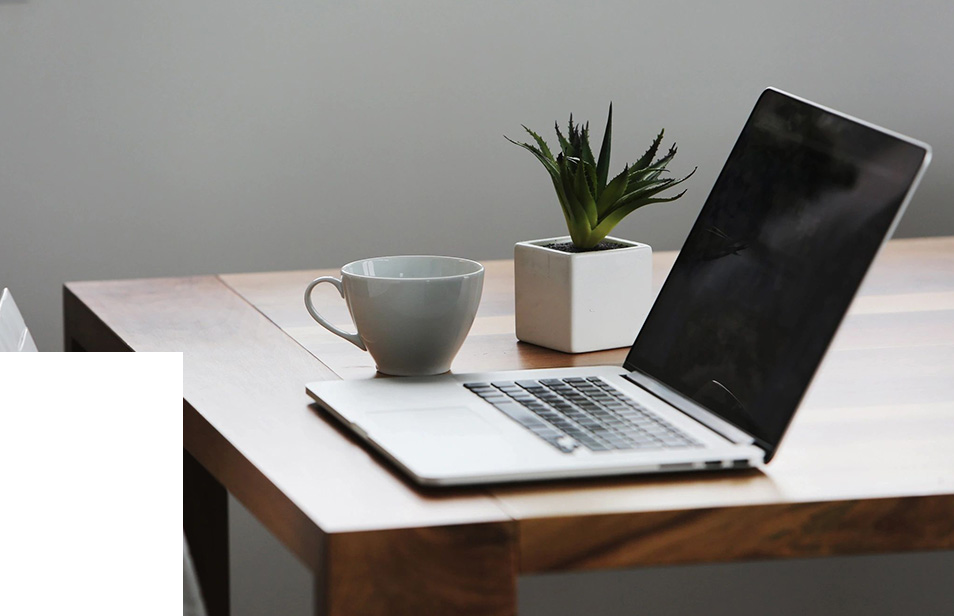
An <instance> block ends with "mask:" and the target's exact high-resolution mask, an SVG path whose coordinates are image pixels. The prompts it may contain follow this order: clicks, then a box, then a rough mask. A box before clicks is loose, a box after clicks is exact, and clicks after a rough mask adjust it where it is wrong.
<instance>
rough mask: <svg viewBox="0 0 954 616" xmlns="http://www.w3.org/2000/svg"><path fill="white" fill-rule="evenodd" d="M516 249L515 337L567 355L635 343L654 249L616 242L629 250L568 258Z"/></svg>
mask: <svg viewBox="0 0 954 616" xmlns="http://www.w3.org/2000/svg"><path fill="white" fill-rule="evenodd" d="M569 239H570V238H569V237H554V238H549V239H543V240H534V241H530V242H520V243H518V244H517V245H516V246H514V251H513V263H514V292H515V296H516V306H515V316H516V333H517V338H518V339H519V340H522V341H524V342H530V343H532V344H536V345H539V346H543V347H547V348H550V349H555V350H557V351H563V352H564V353H586V352H589V351H599V350H603V349H615V348H619V347H627V346H631V345H632V344H633V341H634V340H635V339H636V334H637V333H639V328H640V327H642V325H643V321H644V320H645V319H646V315H647V313H648V312H649V307H650V304H651V302H652V275H653V259H652V248H650V247H649V246H648V245H646V244H640V243H638V242H630V241H628V240H621V239H618V238H615V237H607V238H606V239H607V240H610V241H614V242H619V243H620V244H626V246H627V247H626V248H617V249H615V250H600V251H594V252H580V253H568V252H563V251H561V250H555V249H553V248H545V247H544V246H543V245H544V244H549V243H552V242H561V241H569Z"/></svg>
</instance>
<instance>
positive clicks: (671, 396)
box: [623, 371, 768, 452]
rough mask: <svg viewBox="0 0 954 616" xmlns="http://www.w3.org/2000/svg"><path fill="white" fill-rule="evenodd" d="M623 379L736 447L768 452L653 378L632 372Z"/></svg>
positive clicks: (756, 442) (741, 432)
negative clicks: (750, 447) (748, 446)
mask: <svg viewBox="0 0 954 616" xmlns="http://www.w3.org/2000/svg"><path fill="white" fill-rule="evenodd" d="M623 378H625V379H626V380H628V381H630V382H631V383H633V384H634V385H636V386H637V387H639V388H641V389H644V390H646V391H647V392H649V393H650V394H652V395H654V396H655V397H657V398H659V399H660V400H662V401H663V402H665V403H666V404H668V405H670V406H672V407H673V408H675V409H676V410H677V411H679V412H681V413H683V414H684V415H687V416H689V417H691V418H692V419H694V420H696V421H698V422H699V423H701V424H702V425H704V426H705V427H707V428H709V429H710V430H712V431H713V432H715V433H716V434H719V435H721V436H723V437H724V438H726V439H728V440H729V441H731V442H733V443H735V444H736V445H757V446H758V447H760V448H762V449H764V450H766V452H767V451H768V448H767V447H766V444H765V443H762V442H761V440H760V439H758V438H756V437H754V436H752V435H751V434H749V433H748V432H745V431H744V430H742V429H741V428H738V427H737V426H735V425H733V424H731V423H729V422H727V421H726V420H724V419H722V418H721V417H719V416H718V415H716V414H715V413H713V412H712V411H710V410H709V409H707V408H705V407H704V406H701V405H699V404H697V403H695V402H693V401H692V400H691V399H689V398H687V397H685V396H683V395H682V394H680V393H678V392H676V391H674V390H673V389H671V388H669V387H667V386H665V385H663V384H662V383H660V382H659V381H657V380H655V379H653V378H652V377H650V376H647V375H646V374H643V373H642V372H639V371H632V372H629V373H627V374H624V375H623Z"/></svg>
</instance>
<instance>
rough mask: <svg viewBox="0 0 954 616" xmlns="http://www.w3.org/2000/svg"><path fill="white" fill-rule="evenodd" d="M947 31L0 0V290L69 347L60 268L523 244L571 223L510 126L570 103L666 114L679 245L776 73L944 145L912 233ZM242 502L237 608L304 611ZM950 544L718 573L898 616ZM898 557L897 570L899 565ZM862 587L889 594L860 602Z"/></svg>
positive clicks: (586, 593) (678, 574)
mask: <svg viewBox="0 0 954 616" xmlns="http://www.w3.org/2000/svg"><path fill="white" fill-rule="evenodd" d="M952 31H954V11H951V10H950V6H949V3H948V2H946V1H944V0H936V1H924V2H912V3H908V4H907V5H905V6H900V5H898V4H897V3H894V2H889V1H888V0H870V1H868V2H860V1H842V2H838V3H832V2H822V1H820V0H800V1H797V2H796V1H794V0H787V1H780V0H775V1H762V2H721V3H708V2H702V1H698V0H697V1H678V0H677V1H672V2H668V3H634V2H631V1H629V2H624V1H619V2H616V1H598V2H567V1H565V0H553V1H551V2H543V1H542V0H537V1H526V2H519V3H514V2H504V1H502V0H487V1H482V2H473V1H471V2H438V1H426V0H406V1H405V2H399V3H398V2H384V1H382V0H377V1H370V0H356V1H353V2H349V3H331V2H322V1H320V0H310V1H307V2H306V1H304V0H284V1H278V2H256V1H252V0H204V1H203V2H195V1H194V0H167V1H166V2H162V3H132V2H126V1H124V0H78V1H75V2H55V1H53V0H0V285H2V286H9V287H10V288H11V289H12V291H13V293H14V295H15V297H16V298H17V303H18V304H19V305H20V307H21V309H22V310H23V311H24V313H25V314H26V318H27V322H28V324H29V325H30V327H31V328H32V329H33V332H34V335H35V338H36V341H37V344H38V345H39V346H40V348H41V350H59V349H60V348H61V347H62V341H61V338H62V330H61V311H60V301H61V295H60V293H61V292H60V288H61V285H62V283H63V282H64V281H68V280H80V279H104V278H124V277H143V276H178V275H187V274H204V273H218V272H236V271H255V270H272V269H303V268H314V267H334V266H337V265H340V264H342V263H344V262H347V261H349V260H352V259H355V258H360V257H364V256H369V255H372V254H394V253H403V252H422V253H447V254H457V255H460V256H466V257H471V258H476V259H491V258H503V257H508V256H509V255H510V254H511V251H512V246H513V244H514V242H516V241H518V240H523V239H532V238H537V237H545V236H549V235H557V234H560V233H562V231H563V226H562V225H563V222H562V217H561V215H560V213H559V211H558V208H557V206H556V204H555V202H554V198H553V196H552V194H551V192H552V189H551V187H550V186H549V182H548V181H547V178H546V176H545V174H544V171H543V170H542V168H539V166H538V163H536V162H535V161H533V160H532V159H531V157H530V156H529V155H528V154H526V153H524V152H521V151H519V150H518V149H517V148H515V147H514V146H511V145H509V144H507V143H506V142H505V141H504V140H503V137H502V135H503V134H504V133H506V134H508V135H510V136H512V137H518V136H520V124H527V125H528V126H530V127H533V128H535V129H537V130H538V131H539V132H543V133H544V134H546V135H549V134H550V133H551V131H550V129H549V128H548V127H549V126H551V125H552V123H553V121H554V120H560V122H561V123H563V122H565V120H566V116H567V115H568V114H569V112H570V111H572V112H574V114H575V117H576V118H577V119H591V120H592V124H593V129H594V132H595V133H598V134H601V132H602V127H603V121H604V118H605V113H606V106H607V103H608V102H609V101H610V100H612V101H613V102H614V108H615V109H614V110H615V120H616V123H615V124H616V125H615V131H614V133H615V139H614V146H615V147H614V152H615V154H616V158H615V164H614V165H613V169H619V168H621V167H622V164H623V163H624V162H627V161H628V160H633V159H635V158H636V157H637V156H638V155H639V154H641V153H642V151H643V149H645V147H646V145H647V144H648V142H649V141H650V140H651V139H652V137H653V136H654V135H655V132H656V131H657V129H658V128H660V127H662V126H664V127H666V129H667V136H668V138H667V141H666V143H669V142H671V140H673V139H674V140H676V141H677V142H678V143H679V147H680V153H679V155H678V157H677V158H676V161H675V163H674V165H673V171H674V172H675V173H680V172H686V171H688V170H689V169H691V168H692V167H693V166H695V165H698V166H699V172H698V173H697V174H696V176H695V177H694V178H693V179H692V180H690V182H688V183H687V186H688V188H689V192H688V193H687V195H686V197H684V198H683V199H682V200H681V201H679V202H676V203H675V204H671V205H668V206H657V207H656V209H647V210H644V211H641V212H638V213H636V214H634V215H633V216H631V217H630V218H629V219H627V220H626V221H625V222H624V223H623V224H622V225H620V227H619V228H618V234H619V235H621V236H623V237H629V238H632V239H639V240H642V241H646V242H649V243H651V244H653V246H654V247H656V248H658V249H667V248H678V247H679V245H680V244H681V241H682V239H683V238H684V236H685V233H686V232H687V231H688V228H689V225H690V224H691V222H692V220H693V219H694V217H695V215H696V214H697V212H698V210H699V208H700V207H701V205H702V201H703V199H704V198H705V195H706V194H707V192H708V190H709V188H710V187H711V185H712V182H713V181H714V180H715V177H716V174H717V173H718V171H719V169H720V168H721V166H722V163H723V161H724V159H725V157H726V155H727V153H728V150H729V148H730V146H731V145H732V143H733V141H734V139H735V137H736V136H737V133H738V131H739V129H740V128H741V126H742V123H743V121H744V119H745V117H746V115H747V114H748V112H749V110H750V109H751V106H752V104H753V103H754V101H755V99H756V97H757V95H758V93H759V92H760V91H761V90H762V89H763V88H764V87H765V86H767V85H775V86H777V87H780V88H783V89H785V90H789V91H791V92H794V93H797V94H800V95H802V96H805V97H807V98H810V99H813V100H817V101H819V102H821V103H824V104H826V105H829V106H832V107H835V108H837V109H841V110H843V111H846V112H848V113H851V114H853V115H857V116H859V117H862V118H865V119H867V120H869V121H872V122H875V123H878V124H882V125H885V126H888V127H890V128H892V129H894V130H897V131H899V132H902V133H906V134H909V135H911V136H913V137H917V138H921V139H924V140H926V141H928V142H929V143H931V144H932V145H933V146H934V152H935V156H934V162H933V164H932V168H931V169H930V170H929V171H928V173H927V175H926V177H925V179H924V182H923V183H922V185H921V189H920V190H919V192H918V194H917V196H916V197H915V199H914V201H913V202H912V204H911V206H910V208H909V210H908V213H907V215H906V217H905V219H904V220H903V221H902V223H901V226H900V227H899V229H898V232H897V235H898V236H917V235H941V234H954V210H952V208H951V205H950V199H949V194H950V193H951V188H952V178H954V160H952V158H951V157H950V156H949V155H948V153H949V152H951V151H952V147H954V128H952V122H951V109H952V106H954V79H951V78H950V76H949V67H948V63H949V59H950V58H951V57H952V52H954V39H952V38H951V37H950V32H952ZM235 511H236V514H235V516H234V522H233V523H234V524H235V525H236V527H235V531H236V532H235V535H236V549H235V559H236V562H235V568H236V584H235V586H236V590H235V592H236V594H237V606H236V613H237V614H246V613H247V614H257V613H266V612H272V613H287V614H294V613H300V614H304V613H307V611H308V607H307V597H308V592H309V585H308V582H307V576H306V575H304V572H303V570H302V569H300V566H299V565H298V564H297V563H296V562H295V561H294V560H293V559H292V558H291V557H290V556H288V555H287V554H283V553H282V552H281V550H280V548H276V547H275V546H274V545H272V544H270V543H269V538H267V537H264V538H263V537H261V536H260V535H257V533H260V532H261V530H260V529H259V528H258V527H257V526H256V525H255V523H254V521H251V520H249V519H248V518H247V517H246V516H245V514H244V513H243V512H242V511H241V509H240V508H239V507H236V508H235ZM938 559H942V560H943V562H944V563H946V568H947V570H948V571H949V570H950V569H951V565H952V564H954V559H952V558H951V557H950V555H932V556H930V557H928V556H924V557H887V558H880V559H847V560H846V561H845V562H844V563H841V564H839V565H837V566H830V565H821V564H819V563H808V564H804V563H802V564H800V563H788V564H780V565H771V566H767V567H753V566H747V565H746V566H739V567H728V568H722V569H719V568H715V569H712V571H708V570H706V571H707V572H706V573H705V575H706V576H710V574H711V575H721V574H719V573H718V571H728V572H729V573H730V574H731V575H729V576H728V577H729V578H732V577H733V576H735V577H737V578H739V579H742V580H748V582H746V584H757V583H758V584H761V583H762V582H763V581H764V582H765V583H766V584H770V586H769V587H770V588H772V589H774V590H772V592H771V593H769V594H772V593H774V594H775V595H777V596H786V595H785V593H786V592H788V593H789V595H790V599H791V601H790V603H791V604H792V605H809V604H805V603H799V602H798V601H799V597H804V596H805V591H806V589H816V588H821V589H822V590H824V591H825V592H822V593H821V594H815V595H812V596H813V597H815V598H816V599H817V601H818V602H819V603H818V604H817V605H816V604H814V603H811V604H810V605H811V606H812V608H813V611H815V612H816V613H818V611H823V612H824V611H827V612H828V613H836V612H837V613H847V611H846V610H848V609H849V608H850V609H854V608H858V610H859V613H860V612H861V607H862V606H864V607H866V608H869V609H866V610H864V611H865V612H866V613H885V614H888V613H893V612H896V611H899V610H894V609H892V608H891V606H895V607H897V606H898V605H901V603H897V602H898V601H901V599H904V600H905V601H908V603H905V604H904V605H905V606H906V607H907V608H911V609H910V610H907V611H920V613H930V612H931V608H932V607H934V608H937V607H938V606H941V605H945V602H946V604H947V605H948V606H949V605H950V602H951V600H952V599H954V595H952V594H951V592H952V591H951V590H950V589H949V588H948V585H942V584H941V583H940V582H939V581H938V578H937V577H933V578H932V577H931V575H932V573H933V572H935V571H936V570H937V569H936V567H937V565H938V562H939V561H938ZM944 559H946V560H944ZM275 563H278V564H275ZM281 563H284V565H281ZM296 567H299V569H296ZM942 569H943V568H942ZM717 570H718V571H717ZM694 571H698V570H697V569H681V570H677V569H673V570H665V571H662V570H650V571H648V572H647V571H641V572H638V573H623V574H619V575H616V574H613V575H605V574H604V575H597V576H592V575H588V576H582V577H574V578H571V579H570V580H569V581H566V580H563V579H560V580H555V579H550V578H541V579H537V578H534V579H529V580H527V581H526V582H525V583H522V585H521V593H522V594H521V596H522V597H523V598H524V599H525V600H524V599H522V600H524V607H525V608H526V609H525V610H524V611H525V612H527V613H571V612H570V611H567V610H569V609H570V607H568V606H574V605H578V604H577V603H574V602H573V601H572V600H570V599H567V598H564V600H562V601H561V602H560V603H559V604H558V605H551V604H549V603H547V602H546V599H545V597H546V596H549V595H554V594H557V595H560V594H561V593H563V592H564V591H565V590H566V589H569V591H568V592H571V594H572V593H576V596H578V597H582V598H583V599H582V601H583V603H580V604H579V605H583V604H584V603H586V601H590V602H591V603H592V602H593V601H596V602H599V601H604V600H605V597H606V596H609V597H611V598H613V599H611V603H612V601H613V600H617V601H618V603H614V604H612V605H608V606H606V607H605V609H604V610H603V613H605V614H617V613H619V614H622V613H629V612H630V611H632V609H633V608H634V607H638V606H639V605H640V604H639V603H634V601H636V600H637V598H638V597H639V596H642V594H643V593H645V592H653V591H654V590H655V589H656V588H658V587H659V584H654V583H647V582H648V581H657V580H658V581H660V583H661V584H662V585H663V586H662V588H663V589H664V590H667V592H668V591H671V590H672V589H673V588H675V589H677V590H680V589H681V588H682V587H683V586H685V585H687V584H689V583H690V581H691V580H694V579H695V578H694V577H693V576H696V575H697V574H696V573H694ZM765 572H768V573H765ZM773 572H774V573H773ZM776 574H777V576H778V577H779V578H780V579H781V578H784V579H789V578H788V577H786V576H790V575H793V576H795V578H793V579H795V580H796V581H795V582H794V583H785V582H782V581H779V580H772V579H766V577H765V576H768V578H772V577H773V575H776ZM700 575H701V574H700ZM895 575H902V576H906V577H904V578H903V580H906V582H905V584H899V583H896V582H895V583H893V584H885V583H884V580H885V579H894V576H895ZM831 576H836V579H837V580H839V581H840V582H842V583H841V584H835V585H834V586H832V584H831ZM263 579H264V580H265V581H267V582H268V583H270V584H271V586H267V585H266V584H265V582H263V581H262V580H263ZM707 579H714V578H707ZM934 582H937V583H934ZM771 584H774V586H771ZM276 585H277V586H276ZM925 585H926V586H925ZM717 586H718V587H717V588H714V589H712V590H713V592H714V593H715V596H719V593H720V592H721V593H722V596H723V598H727V597H729V596H730V595H729V594H727V593H729V592H730V590H731V588H732V587H731V585H729V586H719V585H717ZM627 588H629V590H627ZM634 588H638V589H640V590H639V592H638V593H636V591H635V590H633V589H634ZM720 588H721V589H722V590H720ZM839 588H841V589H848V590H843V592H842V591H838V589H839ZM862 588H863V589H867V591H869V592H868V593H867V594H868V596H871V595H870V592H873V593H875V596H877V597H881V600H879V601H874V602H869V601H865V602H863V603H859V600H858V599H859V598H860V597H862V596H864V595H865V594H866V593H862V592H860V591H859V593H858V594H857V595H853V594H852V592H854V591H852V590H851V589H862ZM905 588H910V589H920V590H921V591H923V592H915V590H905ZM786 589H787V590H786ZM738 590H739V589H736V591H738ZM598 591H599V592H598ZM839 592H841V594H839ZM846 593H847V594H846ZM878 593H880V594H878ZM885 593H887V594H885ZM892 593H894V594H892ZM905 593H907V594H905ZM561 596H562V595H561ZM659 596H660V597H663V596H665V594H664V595H659ZM682 596H688V595H685V594H683V595H682ZM296 597H297V598H296ZM302 597H304V599H302ZM599 597H603V599H600V598H599ZM839 597H841V598H839ZM899 598H900V599H899ZM296 601H297V603H296ZM302 601H304V603H302ZM892 601H895V602H894V603H892ZM911 601H914V602H915V603H914V604H911V603H910V602H911ZM932 601H933V602H934V603H932ZM263 602H264V603H263ZM925 602H927V603H925ZM664 603H665V601H664ZM704 603H705V604H706V605H708V606H711V605H712V604H713V603H716V604H717V603H719V602H718V601H712V600H707V601H705V602H704ZM727 603H729V602H727V601H723V602H722V604H723V605H724V604H727ZM869 603H870V604H869ZM902 603H903V601H902ZM600 605H603V603H600ZM670 605H671V604H670ZM296 606H297V607H296ZM614 606H615V607H614ZM912 606H913V607H917V608H920V609H913V607H912ZM815 607H817V608H818V609H814V608H815ZM551 608H552V611H551ZM560 609H562V610H564V611H563V612H561V611H560ZM581 609H582V608H581ZM754 609H755V608H752V610H753V611H752V612H751V613H755V611H754ZM806 609H807V608H806ZM296 610H298V611H296ZM613 610H616V611H613ZM879 610H881V611H879ZM681 612H682V613H688V612H689V609H688V606H686V609H683V610H681ZM656 613H662V612H660V611H657V612H656ZM673 613H676V612H673Z"/></svg>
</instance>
